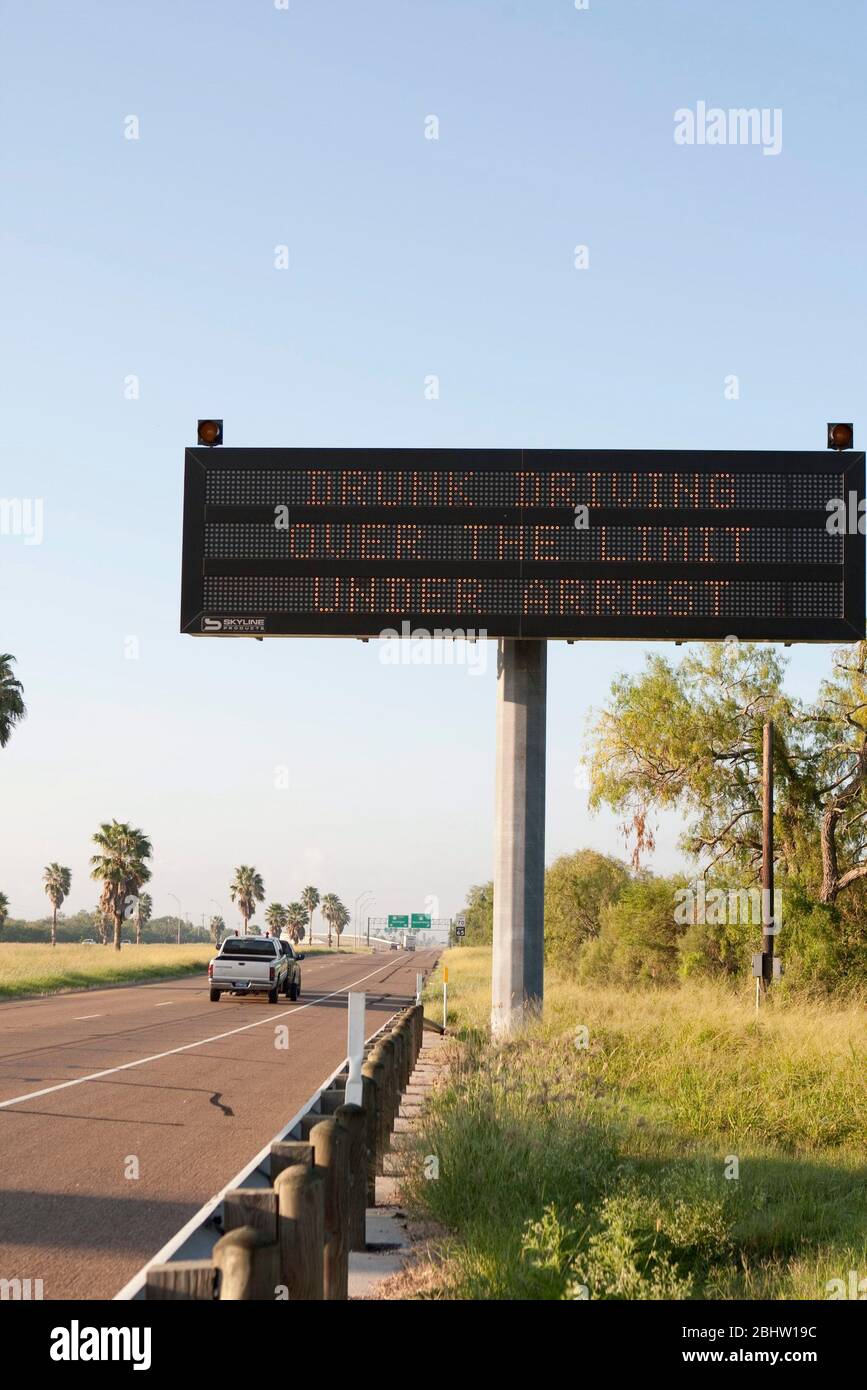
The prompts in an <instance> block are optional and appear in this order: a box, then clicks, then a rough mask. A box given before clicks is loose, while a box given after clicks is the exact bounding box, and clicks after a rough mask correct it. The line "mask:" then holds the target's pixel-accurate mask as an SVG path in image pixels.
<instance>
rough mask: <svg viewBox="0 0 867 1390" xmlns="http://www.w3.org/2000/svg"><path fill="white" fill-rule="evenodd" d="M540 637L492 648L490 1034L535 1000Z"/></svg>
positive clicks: (541, 858)
mask: <svg viewBox="0 0 867 1390" xmlns="http://www.w3.org/2000/svg"><path fill="white" fill-rule="evenodd" d="M547 665H548V650H547V646H546V644H545V642H530V641H525V640H513V639H511V638H501V639H500V641H499V643H498V647H497V790H496V816H495V844H494V961H493V990H492V1000H491V1031H492V1033H493V1034H494V1036H498V1037H506V1036H508V1035H509V1034H510V1033H513V1032H515V1031H516V1030H517V1029H518V1028H520V1026H521V1024H522V1023H523V1021H524V1018H525V1015H526V1010H527V1009H528V1008H534V1007H535V1008H540V1007H541V1004H542V977H543V949H544V939H543V920H544V896H545V701H546V681H547Z"/></svg>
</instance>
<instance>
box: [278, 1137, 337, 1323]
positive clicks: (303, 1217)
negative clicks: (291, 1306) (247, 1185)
mask: <svg viewBox="0 0 867 1390" xmlns="http://www.w3.org/2000/svg"><path fill="white" fill-rule="evenodd" d="M305 1148H309V1149H310V1153H311V1156H312V1153H313V1147H312V1145H310V1144H307V1145H305ZM274 1190H275V1192H276V1194H277V1244H278V1246H279V1248H280V1278H281V1281H282V1283H284V1284H285V1285H286V1288H287V1291H288V1294H289V1297H290V1299H298V1300H301V1301H302V1302H308V1303H309V1302H316V1301H318V1300H321V1299H322V1298H323V1297H324V1287H325V1284H324V1280H325V1275H324V1267H325V1266H324V1261H325V1184H324V1182H323V1180H322V1177H321V1176H320V1175H319V1174H318V1173H317V1172H316V1171H315V1169H313V1168H311V1167H308V1166H307V1165H306V1164H303V1163H298V1164H293V1165H291V1166H290V1167H287V1168H283V1169H282V1170H281V1172H280V1173H279V1174H278V1175H277V1179H276V1181H275V1183H274Z"/></svg>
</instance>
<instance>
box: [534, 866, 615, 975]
mask: <svg viewBox="0 0 867 1390" xmlns="http://www.w3.org/2000/svg"><path fill="white" fill-rule="evenodd" d="M628 882H629V871H628V869H627V868H626V865H625V864H623V863H621V861H620V860H619V859H615V858H613V857H612V856H611V855H608V854H598V853H597V852H596V850H592V849H579V850H576V852H575V853H574V854H562V855H560V857H559V859H555V860H554V863H553V864H552V865H551V866H550V868H549V869H548V870H547V871H546V873H545V953H546V956H547V957H548V958H549V959H550V961H551V962H552V964H554V965H557V966H559V967H560V968H561V969H563V970H565V971H567V972H574V971H575V970H576V969H577V966H578V953H579V951H580V949H581V947H582V946H583V945H584V943H585V942H587V941H591V940H592V939H593V938H594V937H597V936H598V935H599V932H600V930H601V927H602V916H603V913H604V912H605V910H606V908H607V907H608V906H609V905H610V904H611V903H613V902H615V901H616V899H617V898H618V896H619V894H620V893H621V892H622V891H623V889H624V888H625V886H626V884H627V883H628Z"/></svg>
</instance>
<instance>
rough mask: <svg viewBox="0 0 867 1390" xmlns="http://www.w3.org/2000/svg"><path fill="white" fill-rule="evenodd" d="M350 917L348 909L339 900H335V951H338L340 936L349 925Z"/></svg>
mask: <svg viewBox="0 0 867 1390" xmlns="http://www.w3.org/2000/svg"><path fill="white" fill-rule="evenodd" d="M351 916H352V914H351V913H350V911H349V909H348V908H347V907H346V906H345V904H344V903H342V902H341V901H340V899H339V898H338V899H337V910H336V912H335V914H334V930H335V931H336V933H337V949H338V951H339V950H340V938H341V937H342V935H343V932H344V929H345V928H346V927H347V926H348V925H349V921H350V918H351Z"/></svg>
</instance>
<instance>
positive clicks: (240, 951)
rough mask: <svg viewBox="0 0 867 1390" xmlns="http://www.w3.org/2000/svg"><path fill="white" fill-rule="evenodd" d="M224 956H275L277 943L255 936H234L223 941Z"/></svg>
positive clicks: (222, 953)
mask: <svg viewBox="0 0 867 1390" xmlns="http://www.w3.org/2000/svg"><path fill="white" fill-rule="evenodd" d="M220 954H221V955H223V956H274V955H276V954H277V943H276V942H275V941H268V940H265V939H263V938H262V937H255V936H232V937H230V938H229V940H228V941H224V942H223V949H222V951H221V952H220Z"/></svg>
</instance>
